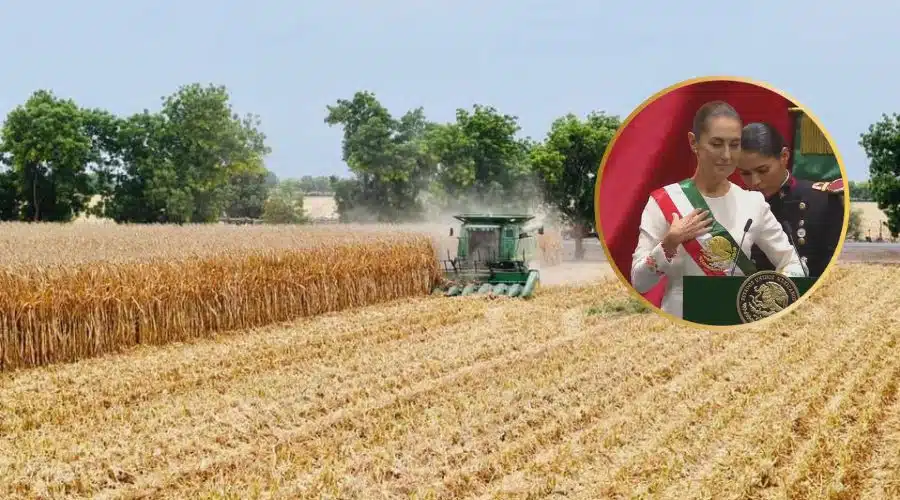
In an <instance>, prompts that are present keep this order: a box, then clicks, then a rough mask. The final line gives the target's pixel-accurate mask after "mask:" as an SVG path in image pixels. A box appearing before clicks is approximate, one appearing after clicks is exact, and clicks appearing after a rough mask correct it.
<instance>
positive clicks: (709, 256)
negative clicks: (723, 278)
mask: <svg viewBox="0 0 900 500" xmlns="http://www.w3.org/2000/svg"><path fill="white" fill-rule="evenodd" d="M702 246H703V261H704V263H705V264H706V265H707V266H709V267H710V268H712V269H715V270H718V271H727V270H728V269H730V268H731V264H732V263H733V262H734V260H735V258H736V257H737V247H735V246H734V245H732V244H731V242H729V241H728V238H726V237H724V236H713V237H712V238H709V239H708V240H706V241H705V242H704V243H703V245H702Z"/></svg>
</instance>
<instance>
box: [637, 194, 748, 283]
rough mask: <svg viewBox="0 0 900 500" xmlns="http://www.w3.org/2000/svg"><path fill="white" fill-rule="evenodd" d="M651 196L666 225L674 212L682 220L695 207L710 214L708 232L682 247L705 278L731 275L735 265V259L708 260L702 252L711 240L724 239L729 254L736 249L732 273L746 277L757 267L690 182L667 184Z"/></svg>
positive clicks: (704, 252)
mask: <svg viewBox="0 0 900 500" xmlns="http://www.w3.org/2000/svg"><path fill="white" fill-rule="evenodd" d="M651 195H652V196H653V199H654V200H656V203H657V204H658V205H659V208H660V209H661V210H662V212H663V215H664V216H665V218H666V221H667V222H668V223H669V224H671V223H672V221H673V218H672V214H673V213H677V214H678V216H679V217H681V218H683V217H684V216H685V215H687V214H689V213H690V212H691V211H692V210H694V209H695V208H699V209H700V210H708V211H709V217H710V218H712V220H713V223H712V225H711V226H710V229H709V232H708V233H707V234H703V235H700V236H698V237H697V238H694V239H691V240H689V241H686V242H684V243H683V244H682V246H683V247H684V249H685V251H687V253H688V255H690V256H691V259H693V261H694V262H695V263H696V264H697V265H698V266H699V267H700V269H701V270H702V271H703V272H704V273H705V274H706V275H707V276H726V275H728V274H729V273H730V272H731V268H732V266H733V263H734V260H731V259H729V260H728V261H727V262H715V261H711V260H708V259H707V253H706V251H705V249H706V248H707V245H708V244H709V242H710V241H711V240H712V238H714V237H721V238H724V239H725V241H727V242H728V244H729V245H730V248H731V249H732V252H734V251H735V249H736V250H737V251H736V257H737V266H736V269H735V274H738V273H740V274H743V275H744V276H749V275H751V274H753V273H754V272H756V266H754V265H753V262H752V261H751V260H750V258H749V257H747V254H745V253H744V252H743V250H742V249H740V248H738V244H737V242H736V241H734V238H733V237H732V236H731V233H729V232H728V230H727V229H725V227H724V226H722V224H720V223H719V221H717V220H715V217H714V216H713V213H712V210H710V208H709V205H708V204H707V203H706V200H704V199H703V195H701V194H700V191H698V190H697V186H696V185H695V184H694V181H693V180H692V179H685V180H683V181H681V182H679V183H678V184H670V185H668V186H665V187H662V188H660V189H657V190H655V191H653V193H651Z"/></svg>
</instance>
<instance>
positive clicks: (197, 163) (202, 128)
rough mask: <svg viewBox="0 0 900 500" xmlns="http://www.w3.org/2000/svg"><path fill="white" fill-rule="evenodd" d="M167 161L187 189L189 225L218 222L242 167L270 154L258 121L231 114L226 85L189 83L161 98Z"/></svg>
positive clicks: (249, 117)
mask: <svg viewBox="0 0 900 500" xmlns="http://www.w3.org/2000/svg"><path fill="white" fill-rule="evenodd" d="M161 114H162V115H163V117H164V118H165V124H166V126H165V129H164V130H165V136H166V146H167V148H168V155H167V156H168V158H169V159H170V161H171V162H172V164H173V165H174V166H175V169H174V170H175V173H176V178H177V182H178V183H179V185H182V186H185V188H186V193H185V194H186V198H187V203H189V204H190V216H189V217H190V219H189V220H190V221H192V222H212V221H215V220H218V218H219V217H220V216H221V214H222V213H223V211H224V210H225V208H226V205H227V203H228V200H227V198H228V185H229V182H230V180H231V177H232V176H233V175H236V174H237V175H240V174H241V172H242V168H244V167H243V166H245V165H246V164H247V163H249V162H253V161H255V160H257V158H260V157H263V156H265V155H266V154H268V153H269V148H268V147H267V146H266V145H265V135H264V134H263V133H262V132H260V131H259V130H258V128H257V127H258V126H259V119H258V118H257V117H255V116H252V115H248V116H245V117H243V118H241V117H239V116H238V115H237V114H235V113H234V112H233V111H232V108H231V104H230V103H229V94H228V90H227V89H226V88H225V87H224V86H216V85H208V86H201V85H200V84H196V83H195V84H191V85H186V86H182V87H181V88H179V89H178V91H177V92H175V93H173V94H172V95H170V96H168V97H166V98H164V99H163V107H162V111H161Z"/></svg>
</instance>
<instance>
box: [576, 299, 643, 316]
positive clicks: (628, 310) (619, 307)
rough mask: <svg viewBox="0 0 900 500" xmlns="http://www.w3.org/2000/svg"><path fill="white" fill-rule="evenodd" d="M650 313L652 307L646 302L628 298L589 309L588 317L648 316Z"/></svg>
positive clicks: (614, 300) (612, 300)
mask: <svg viewBox="0 0 900 500" xmlns="http://www.w3.org/2000/svg"><path fill="white" fill-rule="evenodd" d="M649 312H650V307H648V306H647V304H645V303H644V302H642V301H640V300H638V299H635V298H634V297H626V298H616V299H611V300H608V301H606V302H603V303H601V304H600V305H598V306H594V307H591V308H590V309H588V311H587V314H588V316H594V315H600V316H607V315H614V314H647V313H649Z"/></svg>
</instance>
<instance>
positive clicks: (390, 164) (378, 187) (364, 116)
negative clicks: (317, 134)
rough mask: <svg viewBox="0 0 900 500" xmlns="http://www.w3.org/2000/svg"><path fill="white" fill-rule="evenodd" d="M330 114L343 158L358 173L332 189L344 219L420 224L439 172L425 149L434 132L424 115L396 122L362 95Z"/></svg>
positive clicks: (340, 102) (418, 111)
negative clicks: (426, 190)
mask: <svg viewBox="0 0 900 500" xmlns="http://www.w3.org/2000/svg"><path fill="white" fill-rule="evenodd" d="M326 109H327V111H328V114H327V116H326V118H325V123H326V124H328V125H330V126H341V127H342V128H343V130H344V138H343V141H342V145H341V148H342V153H343V159H344V161H345V162H346V163H347V165H348V166H349V167H350V170H351V171H352V172H353V174H354V178H353V179H349V180H346V181H341V182H339V183H338V184H337V185H335V186H334V187H333V189H334V191H335V199H336V201H337V204H338V206H339V207H342V208H339V210H341V212H340V213H341V217H342V219H344V220H355V221H365V220H370V221H379V222H395V221H401V220H416V219H419V218H420V217H421V215H422V213H423V207H422V205H421V203H420V201H419V193H420V192H421V191H422V188H423V187H424V186H426V185H427V181H428V178H429V176H430V175H431V173H432V171H433V170H434V167H435V165H434V161H433V160H432V159H431V158H430V157H429V155H428V154H427V151H426V148H425V144H424V139H425V132H426V130H427V129H428V128H429V123H428V122H427V121H426V119H425V114H424V111H423V110H422V109H421V108H419V109H414V110H411V111H409V112H407V113H406V114H404V115H403V116H401V117H400V119H395V118H393V117H392V116H391V114H390V113H389V112H388V110H387V109H386V108H385V107H384V106H382V105H381V103H380V102H379V101H378V99H377V98H376V97H375V95H374V94H372V93H370V92H357V93H356V94H354V96H353V98H352V99H350V100H346V99H339V100H338V101H337V102H336V103H335V104H334V105H332V106H327V108H326ZM338 191H339V192H338Z"/></svg>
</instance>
